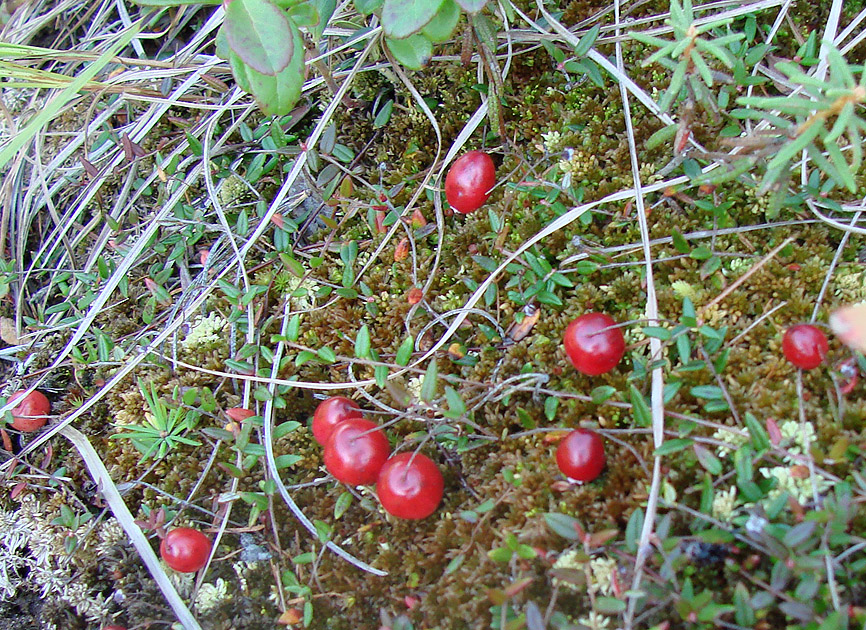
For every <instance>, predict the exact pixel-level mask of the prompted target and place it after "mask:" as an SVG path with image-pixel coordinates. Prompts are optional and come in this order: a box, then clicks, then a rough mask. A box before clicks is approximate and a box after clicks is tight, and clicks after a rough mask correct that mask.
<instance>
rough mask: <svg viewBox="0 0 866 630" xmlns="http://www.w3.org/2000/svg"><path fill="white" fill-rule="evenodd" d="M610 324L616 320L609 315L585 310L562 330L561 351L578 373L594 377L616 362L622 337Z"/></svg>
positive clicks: (623, 339) (612, 366) (620, 355)
mask: <svg viewBox="0 0 866 630" xmlns="http://www.w3.org/2000/svg"><path fill="white" fill-rule="evenodd" d="M611 326H616V322H615V321H613V319H612V318H611V317H610V316H609V315H605V314H604V313H585V314H583V315H581V316H580V317H578V318H577V319H575V320H574V321H572V322H571V323H570V324H569V325H568V328H566V329H565V335H564V336H563V342H564V343H565V352H566V354H567V355H568V358H569V359H570V360H571V363H572V365H574V367H575V369H576V370H577V371H578V372H582V373H584V374H588V375H590V376H598V375H599V374H604V373H605V372H610V371H611V370H612V369H613V368H614V367H616V364H617V363H619V362H620V360H621V359H622V356H623V355H624V354H625V338H624V337H623V335H622V331H621V330H620V329H619V328H611ZM604 329H607V330H604ZM599 331H602V332H599Z"/></svg>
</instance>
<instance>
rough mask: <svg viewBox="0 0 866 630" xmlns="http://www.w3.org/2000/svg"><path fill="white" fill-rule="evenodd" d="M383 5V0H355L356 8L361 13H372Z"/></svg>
mask: <svg viewBox="0 0 866 630" xmlns="http://www.w3.org/2000/svg"><path fill="white" fill-rule="evenodd" d="M381 6H382V0H355V8H356V9H357V10H358V13H360V14H361V15H370V14H371V13H373V12H374V11H378V10H379V7H381Z"/></svg>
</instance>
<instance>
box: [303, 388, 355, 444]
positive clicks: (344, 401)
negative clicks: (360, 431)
mask: <svg viewBox="0 0 866 630" xmlns="http://www.w3.org/2000/svg"><path fill="white" fill-rule="evenodd" d="M360 417H361V408H360V407H359V406H358V403H356V402H355V401H354V400H352V399H350V398H346V397H345V396H332V397H331V398H328V399H327V400H323V401H322V402H320V403H319V406H318V407H316V411H315V413H313V437H314V438H316V442H318V443H319V444H321V445H322V446H324V445H325V444H327V443H328V438H329V437H331V432H332V431H333V430H334V428H335V427H336V426H337V425H338V424H340V423H341V422H342V421H343V420H345V419H346V418H360Z"/></svg>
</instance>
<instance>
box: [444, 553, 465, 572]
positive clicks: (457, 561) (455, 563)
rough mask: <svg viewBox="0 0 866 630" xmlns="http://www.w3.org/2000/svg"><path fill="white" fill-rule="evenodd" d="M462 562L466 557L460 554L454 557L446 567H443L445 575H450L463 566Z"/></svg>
mask: <svg viewBox="0 0 866 630" xmlns="http://www.w3.org/2000/svg"><path fill="white" fill-rule="evenodd" d="M464 560H466V556H465V555H463V554H462V553H461V554H459V555H457V556H454V559H453V560H451V562H449V563H448V566H447V567H445V575H451V574H452V573H454V572H455V571H456V570H457V569H459V568H460V565H461V564H463V561H464Z"/></svg>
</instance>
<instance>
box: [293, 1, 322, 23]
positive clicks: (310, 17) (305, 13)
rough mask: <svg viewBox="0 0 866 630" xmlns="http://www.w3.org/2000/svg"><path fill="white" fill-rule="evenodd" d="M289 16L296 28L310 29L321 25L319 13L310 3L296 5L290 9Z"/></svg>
mask: <svg viewBox="0 0 866 630" xmlns="http://www.w3.org/2000/svg"><path fill="white" fill-rule="evenodd" d="M288 14H289V17H290V18H291V20H292V22H294V23H295V26H303V27H304V28H310V27H312V26H316V25H317V24H318V23H319V12H318V11H317V10H316V7H314V6H313V5H312V4H311V3H310V2H301V3H300V4H296V5H295V6H293V7H291V8H289V10H288Z"/></svg>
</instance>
